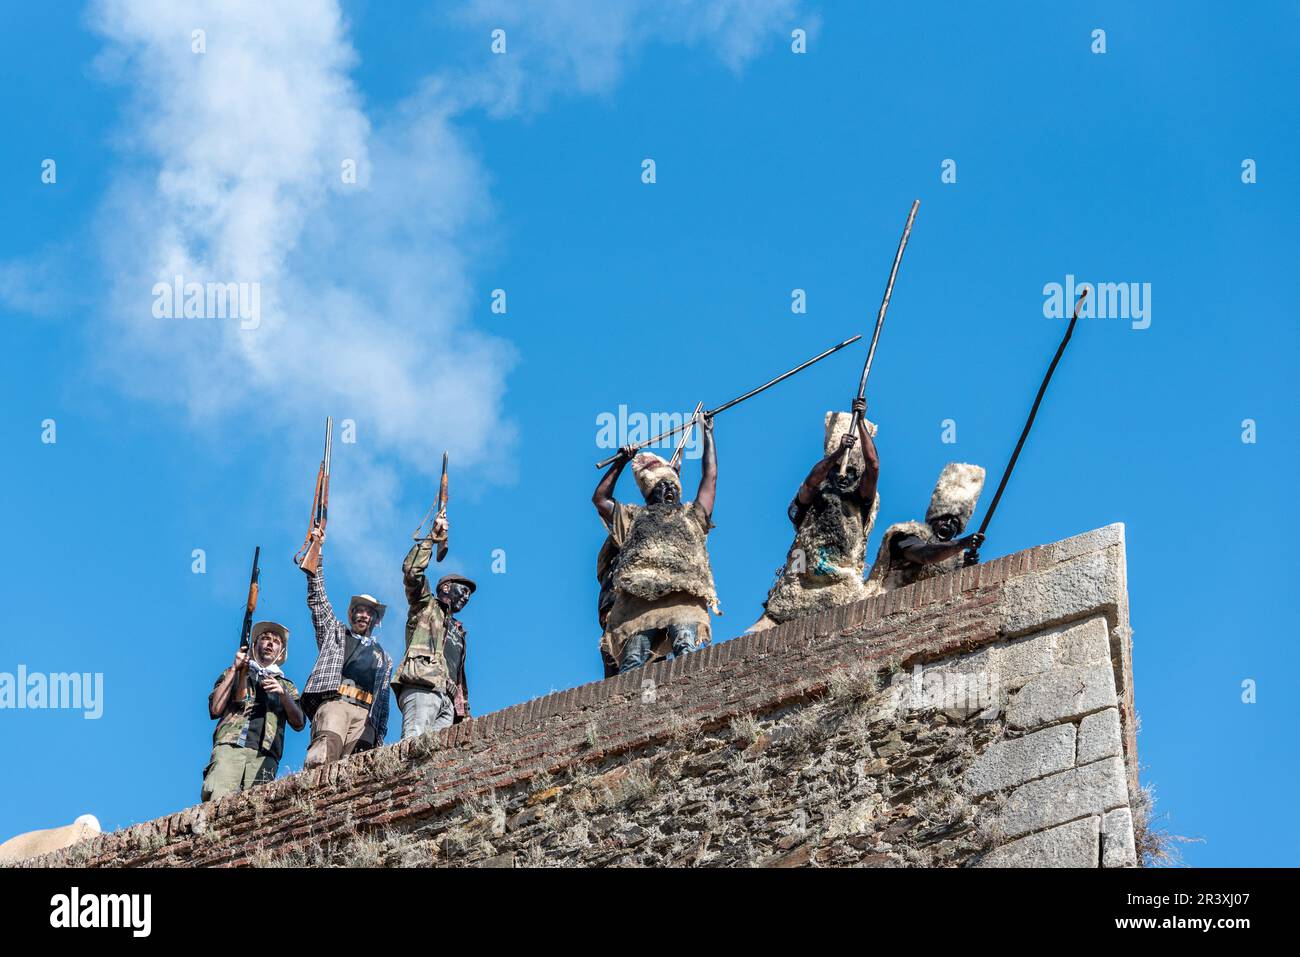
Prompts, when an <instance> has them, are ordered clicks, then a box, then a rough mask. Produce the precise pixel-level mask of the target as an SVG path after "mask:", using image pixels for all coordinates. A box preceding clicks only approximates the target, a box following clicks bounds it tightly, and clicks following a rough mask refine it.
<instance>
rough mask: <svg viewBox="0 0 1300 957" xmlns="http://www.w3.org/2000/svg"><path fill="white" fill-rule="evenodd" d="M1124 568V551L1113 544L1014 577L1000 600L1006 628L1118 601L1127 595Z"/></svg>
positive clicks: (1015, 630)
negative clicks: (1041, 569) (1103, 549)
mask: <svg viewBox="0 0 1300 957" xmlns="http://www.w3.org/2000/svg"><path fill="white" fill-rule="evenodd" d="M1123 567H1124V559H1123V553H1122V551H1121V550H1120V549H1118V548H1108V549H1106V550H1105V551H1101V552H1094V553H1091V554H1087V555H1082V556H1080V557H1079V558H1075V559H1072V560H1071V561H1068V562H1065V563H1063V564H1060V565H1056V566H1055V567H1052V568H1047V569H1044V570H1043V571H1040V572H1034V573H1033V574H1030V575H1022V576H1020V577H1018V578H1012V579H1010V580H1009V581H1008V582H1007V583H1006V586H1005V587H1004V588H1003V590H1002V594H1001V596H1000V598H999V599H998V604H997V609H998V617H999V622H1000V628H1001V630H1002V631H1003V632H1005V633H1006V634H1009V635H1016V634H1024V633H1026V632H1029V631H1033V630H1034V629H1036V628H1044V627H1046V626H1048V625H1053V624H1056V623H1058V622H1061V621H1065V620H1069V619H1071V618H1079V617H1081V616H1083V615H1085V614H1088V613H1090V612H1097V611H1100V610H1101V609H1103V608H1107V607H1112V606H1118V605H1119V604H1120V602H1121V601H1122V600H1123V594H1124V584H1123V578H1124V575H1123Z"/></svg>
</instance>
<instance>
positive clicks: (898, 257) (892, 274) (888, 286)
mask: <svg viewBox="0 0 1300 957" xmlns="http://www.w3.org/2000/svg"><path fill="white" fill-rule="evenodd" d="M920 208H921V201H920V200H919V199H914V200H912V211H911V212H910V213H908V214H907V224H906V225H905V226H904V227H903V238H902V239H900V240H899V241H898V252H896V253H894V265H893V266H892V267H890V270H889V282H887V283H885V295H884V298H883V299H881V300H880V311H879V312H878V313H876V329H875V331H874V332H872V333H871V346H870V347H869V348H868V349H867V361H866V362H864V363H863V364H862V378H861V379H859V380H858V398H859V399H865V398H866V397H867V376H869V375H871V360H872V359H874V358H875V356H876V343H877V342H878V341H880V330H881V329H882V328H884V325H885V313H886V312H887V311H888V310H889V297H890V296H892V295H893V294H894V280H895V279H896V278H898V267H899V265H900V264H901V263H902V261H903V250H904V249H906V248H907V239H908V237H909V236H911V235H912V223H913V221H914V220H915V219H916V211H917V210H918V209H920ZM858 420H859V416H858V413H857V412H856V411H855V412H854V413H853V421H852V422H850V423H849V435H851V436H853V437H854V438H857V435H858ZM848 467H849V457H848V456H847V455H845V456H844V457H843V458H841V459H840V475H843V474H844V472H845V470H846V469H848Z"/></svg>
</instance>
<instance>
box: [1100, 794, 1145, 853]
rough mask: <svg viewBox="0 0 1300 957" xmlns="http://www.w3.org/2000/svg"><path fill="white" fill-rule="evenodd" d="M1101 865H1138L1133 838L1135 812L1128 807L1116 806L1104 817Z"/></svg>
mask: <svg viewBox="0 0 1300 957" xmlns="http://www.w3.org/2000/svg"><path fill="white" fill-rule="evenodd" d="M1101 866H1102V867H1136V866H1137V847H1136V844H1135V843H1134V840H1133V813H1132V812H1131V811H1130V810H1129V809H1128V808H1126V807H1121V808H1116V809H1115V810H1113V811H1111V812H1109V813H1108V814H1107V815H1106V816H1105V817H1104V818H1102V824H1101Z"/></svg>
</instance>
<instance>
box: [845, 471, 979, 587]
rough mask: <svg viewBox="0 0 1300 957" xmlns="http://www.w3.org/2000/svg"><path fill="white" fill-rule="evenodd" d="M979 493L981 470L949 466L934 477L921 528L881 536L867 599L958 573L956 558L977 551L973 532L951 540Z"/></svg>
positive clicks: (906, 525) (900, 527)
mask: <svg viewBox="0 0 1300 957" xmlns="http://www.w3.org/2000/svg"><path fill="white" fill-rule="evenodd" d="M983 488H984V469H982V468H980V467H979V466H978V465H968V464H967V463H965V462H949V463H948V464H947V465H945V466H944V468H943V471H942V472H940V473H939V481H938V482H936V483H935V486H934V493H933V494H932V495H931V496H930V507H929V508H927V509H926V510H925V521H924V522H899V523H898V524H897V525H891V526H890V527H889V528H888V529H886V530H885V535H884V537H883V538H882V539H881V540H880V551H879V552H878V553H877V555H876V563H875V564H874V565H872V566H871V574H870V575H869V576H868V577H867V593H868V594H870V595H879V594H881V593H883V592H887V591H892V590H893V589H895V588H902V587H904V586H905V585H912V584H915V583H916V582H919V581H924V580H925V579H927V578H935V577H937V576H939V575H944V574H947V573H948V572H954V571H957V570H958V569H960V568H961V567H962V553H963V552H964V551H966V549H968V548H979V547H980V545H981V544H982V543H983V542H984V536H983V535H981V534H980V533H979V532H976V533H974V534H973V535H967V536H965V537H963V538H957V537H956V536H957V535H959V534H960V533H961V531H962V529H964V528H965V527H966V523H967V522H969V521H970V519H971V516H972V515H974V514H975V505H976V503H977V502H979V497H980V492H981V491H982V490H983Z"/></svg>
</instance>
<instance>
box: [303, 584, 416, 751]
mask: <svg viewBox="0 0 1300 957" xmlns="http://www.w3.org/2000/svg"><path fill="white" fill-rule="evenodd" d="M307 608H308V609H309V610H310V611H311V623H312V627H313V628H315V630H316V647H317V648H319V649H320V654H319V655H317V657H316V664H315V666H314V667H313V668H312V669H311V676H310V677H309V678H308V679H307V684H306V685H304V686H303V689H302V693H303V694H304V695H309V694H330V693H334V692H337V691H338V690H339V685H340V684H342V683H343V663H344V656H345V655H346V651H345V649H346V647H347V636H348V630H349V629H348V627H347V625H345V624H343V622H341V621H339V620H338V618H336V617H335V616H334V608H333V606H331V605H330V600H329V598H328V597H326V595H325V575H324V572H322V571H320V570H317V571H316V573H315V574H314V575H308V576H307ZM354 637H355V638H356V639H357V641H359V642H361V644H363V645H369V644H373V645H374V646H375V648H376V649H377V650H378V651H379V653H380V654H381V655H382V656H383V667H382V668H379V669H377V670H376V672H375V679H376V680H375V687H374V688H373V689H372V693H373V694H374V696H375V700H374V703H373V704H371V706H370V718H369V721H368V722H367V723H368V724H369V725H370V727H371V728H372V729H373V730H374V733H375V736H374V746H375V747H380V746H381V745H382V744H383V743H384V736H385V735H386V734H387V733H388V678H389V676H390V675H391V674H392V673H393V659H392V658H390V657H388V652H386V651H384V648H383V646H382V645H380V644H379V642H378V641H376V640H375V639H374V638H371V637H368V636H363V635H354Z"/></svg>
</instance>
